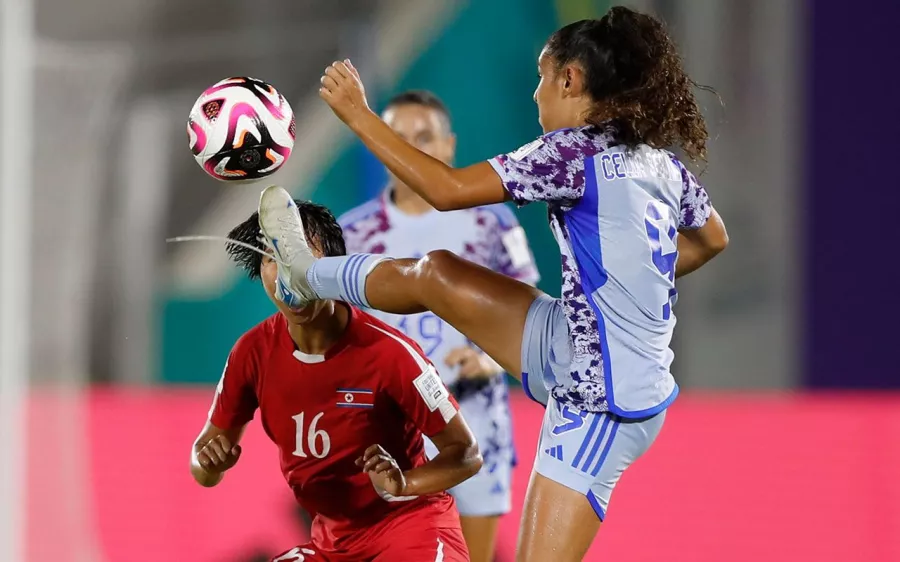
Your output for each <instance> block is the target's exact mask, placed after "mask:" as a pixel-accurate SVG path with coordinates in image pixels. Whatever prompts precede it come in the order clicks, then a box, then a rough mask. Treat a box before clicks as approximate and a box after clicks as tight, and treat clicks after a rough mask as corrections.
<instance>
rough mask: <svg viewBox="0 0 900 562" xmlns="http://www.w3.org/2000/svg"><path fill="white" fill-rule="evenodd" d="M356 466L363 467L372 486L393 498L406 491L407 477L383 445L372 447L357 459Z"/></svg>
mask: <svg viewBox="0 0 900 562" xmlns="http://www.w3.org/2000/svg"><path fill="white" fill-rule="evenodd" d="M356 466H359V467H362V469H363V472H365V473H367V474H368V475H369V478H370V479H371V480H372V484H373V485H374V486H375V487H376V488H377V489H381V490H384V491H385V492H387V493H389V494H390V495H392V496H402V495H404V494H403V491H404V490H405V489H406V477H405V476H404V475H403V471H402V470H400V467H399V466H397V461H396V460H394V457H392V456H391V455H390V454H389V453H388V452H387V451H385V450H384V448H383V447H382V446H381V445H372V446H371V447H369V448H368V449H366V452H365V453H363V456H361V457H359V458H358V459H356Z"/></svg>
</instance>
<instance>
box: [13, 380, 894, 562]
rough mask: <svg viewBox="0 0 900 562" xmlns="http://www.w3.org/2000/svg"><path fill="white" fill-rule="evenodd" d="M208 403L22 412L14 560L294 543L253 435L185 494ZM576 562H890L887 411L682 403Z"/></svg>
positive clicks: (221, 552) (204, 398)
mask: <svg viewBox="0 0 900 562" xmlns="http://www.w3.org/2000/svg"><path fill="white" fill-rule="evenodd" d="M211 394H212V388H209V389H202V390H196V389H171V388H165V389H156V390H152V391H114V390H95V391H92V392H90V393H86V394H84V395H81V396H74V397H73V396H71V395H69V396H68V397H65V398H62V397H59V396H36V397H35V398H34V400H33V401H32V404H31V407H30V412H29V437H30V438H29V455H28V456H29V469H28V477H29V481H28V507H29V513H28V518H27V536H28V541H27V547H28V560H29V561H36V562H43V561H55V560H67V559H70V557H69V555H71V553H72V552H73V551H79V552H84V551H89V552H91V553H93V555H94V556H93V559H95V560H105V561H115V562H119V561H122V562H126V561H127V562H144V561H147V562H150V561H159V560H166V561H181V560H184V561H192V562H206V561H236V562H240V561H247V562H249V561H250V560H254V559H255V558H254V555H255V554H259V555H266V554H268V555H271V554H273V553H276V552H277V551H281V550H285V549H287V548H290V547H291V546H293V545H294V544H297V543H299V542H302V541H303V540H304V538H305V537H304V530H303V527H302V525H301V524H300V523H299V522H298V521H297V520H296V518H295V513H294V507H293V502H292V497H291V495H290V492H289V491H288V489H287V486H286V485H285V483H284V481H283V479H282V477H281V474H280V472H279V470H278V459H277V456H276V452H275V450H274V447H273V446H272V445H271V444H270V443H269V442H268V441H267V439H266V437H265V435H264V434H263V433H262V430H261V429H260V428H259V426H258V424H256V423H254V424H253V425H252V428H251V429H250V430H249V432H248V434H247V436H246V440H245V445H244V455H243V458H242V459H241V462H240V464H239V465H238V466H237V467H236V468H235V469H234V470H233V471H232V472H231V473H230V474H229V475H228V477H227V478H226V479H225V481H224V482H223V483H222V484H221V485H220V486H218V487H217V488H214V489H203V488H200V487H199V486H197V485H195V484H194V482H193V481H192V480H191V477H190V475H189V473H188V454H189V449H190V445H191V442H192V440H193V438H194V437H195V435H196V433H197V432H198V431H199V429H200V427H201V425H202V424H203V421H204V417H205V415H206V412H207V410H208V408H209V403H210V399H211ZM513 409H514V412H515V429H516V442H517V446H518V451H519V459H520V465H519V467H518V468H517V472H516V476H515V485H514V487H515V500H514V506H515V509H514V512H513V513H512V514H510V515H509V516H508V517H506V518H505V519H504V520H503V523H502V536H501V538H500V546H499V548H500V556H499V557H498V562H501V561H508V562H511V561H512V560H513V553H514V548H515V540H516V533H517V530H518V518H519V515H520V507H521V504H522V498H523V497H524V493H525V488H526V486H527V483H528V475H529V472H530V467H531V463H532V461H533V459H534V453H535V449H536V436H537V434H538V428H539V427H540V422H541V416H542V413H543V410H542V409H541V408H540V407H538V406H537V405H535V404H533V403H530V402H528V401H527V399H525V398H524V397H523V396H521V395H519V394H516V395H514V397H513ZM72 436H75V438H74V441H73V437H72ZM78 439H81V441H80V442H79V441H78ZM586 560H598V561H599V560H628V561H631V562H638V561H656V560H670V561H673V562H681V561H684V562H705V561H709V562H723V561H726V562H745V561H746V562H758V561H759V560H766V561H768V562H779V561H785V562H797V561H807V560H808V561H815V562H829V561H841V562H845V561H860V562H863V561H864V562H881V561H884V562H888V561H897V560H900V396H897V395H893V396H889V395H881V396H879V395H871V396H853V397H849V398H848V397H842V396H838V395H834V396H809V395H741V394H730V395H729V394H690V393H685V395H684V396H682V397H681V398H679V399H678V400H677V401H676V403H675V405H674V406H673V407H672V409H671V411H670V414H669V417H668V419H667V422H666V427H665V429H664V430H663V433H662V435H661V436H660V438H659V440H658V441H657V443H656V444H655V445H654V446H653V448H652V449H651V450H650V452H649V453H648V454H647V455H646V456H645V457H644V458H642V459H640V460H639V461H638V463H637V464H636V465H635V466H634V467H633V468H632V469H630V470H629V471H628V472H627V473H626V475H625V477H624V478H623V480H622V482H621V483H620V486H619V489H617V491H616V493H615V495H614V496H613V500H612V503H611V506H610V510H609V517H608V520H607V522H606V523H605V524H604V526H603V528H602V529H601V531H600V534H599V536H598V539H597V540H596V541H595V544H594V546H593V548H592V549H591V551H590V554H589V555H588V556H587V558H586Z"/></svg>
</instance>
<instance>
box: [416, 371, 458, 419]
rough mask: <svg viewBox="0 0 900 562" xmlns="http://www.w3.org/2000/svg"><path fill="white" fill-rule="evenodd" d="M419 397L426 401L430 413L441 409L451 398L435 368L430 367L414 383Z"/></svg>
mask: <svg viewBox="0 0 900 562" xmlns="http://www.w3.org/2000/svg"><path fill="white" fill-rule="evenodd" d="M413 384H414V385H416V390H418V391H419V396H421V397H422V400H424V401H425V404H426V405H427V406H428V409H429V410H430V411H432V412H433V411H435V410H437V409H438V407H440V405H441V403H442V402H443V401H445V400H447V399H448V398H449V397H450V393H449V392H448V391H447V387H446V386H444V383H443V382H441V377H439V376H438V374H437V371H435V370H434V367H431V366H429V367H428V368H427V369H425V372H423V373H422V374H421V375H419V376H418V377H416V379H415V380H414V381H413Z"/></svg>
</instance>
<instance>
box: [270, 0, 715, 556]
mask: <svg viewBox="0 0 900 562" xmlns="http://www.w3.org/2000/svg"><path fill="white" fill-rule="evenodd" d="M538 71H539V74H540V83H539V84H538V87H537V90H536V91H535V94H534V99H535V101H536V103H537V105H538V111H539V116H540V122H541V125H542V127H543V129H544V131H546V134H545V135H544V136H542V137H540V138H539V139H537V140H535V141H534V142H532V143H529V144H528V145H525V146H524V147H522V148H520V149H518V150H516V151H514V152H511V153H509V154H505V155H501V156H498V157H496V158H493V159H491V160H490V161H488V162H482V163H480V164H475V165H473V166H469V167H466V168H459V169H454V168H451V167H450V166H447V165H446V164H444V163H442V162H440V161H438V160H436V159H434V158H431V157H429V156H428V155H426V154H423V153H422V152H420V151H418V150H417V149H415V148H414V147H412V146H410V145H409V144H408V143H406V142H404V141H403V139H401V138H400V137H399V136H397V135H396V133H394V132H393V131H392V130H391V128H390V127H388V126H387V125H386V124H385V123H384V122H383V121H381V119H379V118H378V116H377V115H375V114H374V113H372V112H371V111H370V110H369V108H368V105H367V104H366V99H365V93H364V90H363V87H362V83H361V81H360V79H359V75H358V73H357V72H356V71H355V69H354V68H353V66H352V65H351V64H350V63H349V61H344V62H338V63H334V64H333V65H331V66H330V67H329V68H328V69H327V70H326V73H325V76H323V77H322V88H321V90H320V95H321V97H322V98H323V99H324V100H325V101H326V102H327V103H328V104H329V105H330V106H331V108H332V109H333V111H334V112H335V114H336V115H337V116H338V117H339V118H340V119H341V120H343V121H344V122H345V123H346V124H347V125H348V126H349V127H350V128H351V130H353V132H354V133H356V134H357V135H358V136H359V138H360V139H362V141H363V142H364V143H365V144H366V145H367V146H368V147H369V149H370V150H372V152H373V153H374V154H375V155H376V156H377V157H378V158H379V159H380V160H381V161H382V162H383V163H384V164H385V165H386V166H387V167H388V168H389V169H390V170H391V172H392V173H393V174H394V175H396V176H397V177H398V178H400V179H401V180H402V181H403V182H404V183H405V184H407V185H409V186H410V187H412V188H413V189H415V190H416V192H417V193H419V194H420V195H421V196H422V197H423V198H424V199H425V200H426V201H428V202H429V203H431V204H432V205H433V206H434V207H436V208H438V209H440V210H449V209H458V208H466V207H473V206H477V205H485V204H491V203H498V202H501V201H504V200H507V199H511V200H513V201H515V202H517V203H519V204H525V203H528V202H532V201H543V202H545V203H547V205H548V209H549V219H550V226H551V229H552V230H553V233H554V236H555V237H556V239H557V242H558V243H559V247H560V252H561V255H562V269H563V287H562V298H561V299H559V300H554V299H551V298H550V297H548V296H546V295H544V294H542V293H541V292H540V291H538V290H536V289H534V288H533V287H531V286H529V285H526V284H524V283H520V282H518V281H514V280H512V279H509V278H507V277H504V276H502V275H499V274H496V273H494V272H492V271H490V270H487V269H485V268H482V267H479V266H477V265H474V264H471V263H469V262H466V261H464V260H461V259H459V258H457V257H456V256H454V255H452V254H451V253H449V252H432V253H430V254H429V255H426V256H425V257H423V258H420V259H405V260H386V259H385V258H384V257H383V256H374V255H367V254H358V255H353V256H347V257H340V258H324V259H319V260H316V259H315V258H314V257H313V256H312V254H311V253H310V252H309V250H308V248H307V246H306V242H305V240H304V236H303V229H302V225H301V223H300V221H299V218H298V217H297V213H296V209H295V207H294V206H293V203H292V201H291V200H290V196H289V195H288V194H287V193H286V192H285V191H284V190H283V189H281V188H277V187H272V188H268V189H267V190H265V191H264V192H263V194H262V196H261V198H260V209H259V210H260V225H261V227H262V231H263V233H264V235H265V236H266V237H267V238H268V239H269V241H270V243H272V244H273V246H274V247H275V250H276V254H277V256H278V260H279V261H280V267H279V291H278V293H279V298H281V299H282V300H284V302H286V303H287V304H288V305H290V306H299V305H302V304H303V303H304V302H308V301H309V300H315V299H324V298H340V299H343V300H347V301H349V302H352V303H356V304H360V305H363V306H368V307H371V308H376V309H380V310H384V311H387V312H393V313H399V314H408V313H417V312H422V311H423V310H431V311H432V312H434V313H435V314H436V315H438V316H439V317H441V318H442V319H444V320H446V321H447V322H449V323H450V324H451V325H452V326H454V327H455V328H456V329H457V330H459V331H460V332H462V333H464V334H466V336H468V337H469V338H470V339H471V340H472V341H473V342H475V344H476V345H478V346H479V347H480V348H481V349H483V350H484V351H485V352H487V353H488V354H489V355H490V356H491V357H493V358H494V359H496V360H497V361H498V362H499V363H500V364H501V365H502V366H503V367H504V368H505V369H506V370H507V371H508V372H510V373H521V376H522V380H523V383H524V385H525V386H526V388H527V389H529V390H530V392H531V393H532V395H533V396H534V397H535V398H537V399H538V400H540V401H546V402H547V411H546V415H545V418H544V426H543V429H542V434H541V444H540V448H539V452H538V458H537V460H536V461H535V467H534V471H533V474H532V480H531V483H530V485H529V489H528V495H527V497H526V503H525V511H524V514H523V524H522V527H521V531H520V536H519V546H518V558H519V560H529V561H530V560H534V561H541V562H545V561H547V560H554V561H559V562H568V561H574V560H581V559H582V558H583V556H584V554H585V552H587V549H588V548H589V547H590V544H591V542H592V540H593V538H594V536H595V535H596V532H597V530H598V529H599V526H600V521H601V520H602V519H603V518H604V517H605V515H606V509H607V506H608V502H609V497H610V495H611V493H612V490H613V488H614V487H615V485H616V483H617V482H618V480H619V477H620V476H621V474H622V472H623V471H624V470H625V469H626V468H627V467H628V466H629V465H630V464H631V463H633V462H634V461H635V460H636V459H637V458H638V457H639V456H640V455H642V454H643V453H644V452H645V451H646V450H647V449H648V448H649V447H650V445H651V444H652V443H653V441H654V439H655V438H656V436H657V435H658V434H659V432H660V429H661V427H662V424H663V421H664V419H665V411H666V407H667V406H668V405H669V404H670V403H671V402H672V401H673V400H674V399H675V397H676V395H677V393H678V387H677V385H676V384H675V381H674V379H673V377H672V375H671V373H670V371H669V367H670V364H671V362H672V358H673V353H672V351H671V349H670V347H669V345H670V341H671V337H672V332H673V330H674V327H675V316H674V314H673V312H672V306H673V304H674V302H675V297H676V292H675V278H676V277H679V276H682V275H686V274H688V273H690V272H692V271H694V270H696V269H697V268H699V267H701V266H702V265H703V264H705V263H706V262H707V261H709V260H710V259H712V258H713V257H714V256H715V255H716V254H718V253H719V252H721V251H722V250H723V249H724V248H725V246H726V245H727V242H728V237H727V234H726V232H725V228H724V225H723V223H722V221H721V219H720V218H719V216H718V214H717V213H716V212H715V211H714V210H713V209H712V207H711V205H710V203H709V198H708V196H707V194H706V191H705V190H704V189H703V187H701V186H700V185H699V184H698V183H697V181H696V179H695V178H694V176H693V175H692V174H691V173H690V172H689V171H688V170H687V169H686V168H685V167H684V165H682V163H681V162H680V161H679V160H678V159H677V158H676V157H675V156H674V155H673V154H671V153H669V152H667V151H666V150H665V149H666V148H668V147H672V146H678V147H680V148H681V149H683V151H684V152H685V153H686V154H687V155H688V156H689V157H691V158H694V159H702V158H703V157H704V156H705V151H706V141H707V131H706V124H705V122H704V120H703V117H702V115H701V114H700V111H699V109H698V107H697V104H696V101H695V99H694V95H693V86H694V84H693V82H692V81H691V80H690V78H689V77H688V76H687V75H686V73H685V72H684V69H683V67H682V62H681V59H680V57H679V55H678V53H677V52H676V50H675V47H674V45H673V44H672V41H671V40H670V39H669V37H668V35H667V34H666V32H665V29H664V27H663V25H662V24H661V23H660V22H659V21H658V20H656V19H654V18H652V17H650V16H647V15H644V14H640V13H638V12H635V11H633V10H630V9H627V8H622V7H616V8H613V9H611V10H610V11H609V13H607V14H606V15H605V16H604V17H603V18H602V19H600V20H584V21H580V22H576V23H573V24H571V25H568V26H566V27H564V28H562V29H560V30H559V31H557V32H556V33H554V34H553V35H552V36H551V37H550V39H549V40H548V42H547V44H546V46H545V47H544V49H543V51H542V53H541V55H540V58H539V60H538Z"/></svg>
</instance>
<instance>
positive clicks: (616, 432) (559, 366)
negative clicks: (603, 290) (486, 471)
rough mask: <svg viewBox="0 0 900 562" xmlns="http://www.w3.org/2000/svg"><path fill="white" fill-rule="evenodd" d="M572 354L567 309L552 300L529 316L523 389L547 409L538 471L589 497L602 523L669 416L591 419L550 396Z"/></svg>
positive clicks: (538, 305) (544, 298) (543, 298)
mask: <svg viewBox="0 0 900 562" xmlns="http://www.w3.org/2000/svg"><path fill="white" fill-rule="evenodd" d="M571 357H572V351H571V343H570V338H569V327H568V324H567V323H566V318H565V314H564V312H563V308H562V304H561V302H560V301H559V300H557V299H553V298H552V297H549V296H547V295H542V296H540V297H538V298H537V299H536V300H535V301H534V303H532V305H531V308H530V309H529V311H528V318H527V320H526V322H525V332H524V334H523V339H522V371H523V373H522V385H523V386H524V388H525V392H526V394H528V396H529V398H531V399H532V400H535V401H537V402H540V403H541V404H544V405H545V406H546V412H545V413H544V422H543V426H542V428H541V438H540V441H539V443H538V451H537V457H536V460H535V465H534V469H535V470H536V471H537V472H538V473H539V474H541V475H542V476H544V477H546V478H549V479H550V480H553V481H554V482H558V483H560V484H562V485H563V486H566V487H567V488H570V489H572V490H575V491H577V492H580V493H582V494H584V495H585V496H586V497H587V499H588V501H589V502H590V503H591V506H592V507H593V508H594V511H595V512H596V513H597V516H598V517H599V518H600V520H601V521H602V520H603V519H604V518H605V517H606V509H607V506H608V505H609V498H610V496H611V495H612V491H613V488H615V486H616V483H617V482H618V481H619V478H620V477H621V476H622V472H624V471H625V469H626V468H628V467H629V466H630V465H631V463H633V462H634V461H635V460H637V458H638V457H640V456H641V455H642V454H644V452H646V451H647V449H649V448H650V445H652V444H653V441H654V440H655V439H656V437H657V435H659V432H660V430H661V429H662V425H663V422H664V421H665V417H666V412H665V411H663V412H661V413H659V414H656V415H655V416H652V417H649V418H644V419H627V418H622V417H620V416H616V415H614V414H610V413H605V412H604V413H591V412H586V411H582V410H580V409H578V408H574V407H572V406H569V405H566V404H562V403H559V402H558V401H557V400H556V399H555V398H553V397H552V396H550V389H552V388H553V387H554V386H555V385H556V375H555V373H557V372H566V371H567V369H568V367H569V362H570V361H571Z"/></svg>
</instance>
